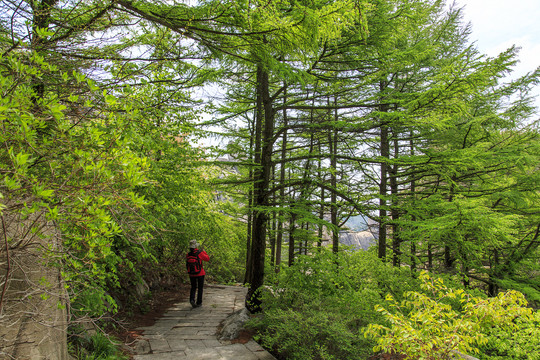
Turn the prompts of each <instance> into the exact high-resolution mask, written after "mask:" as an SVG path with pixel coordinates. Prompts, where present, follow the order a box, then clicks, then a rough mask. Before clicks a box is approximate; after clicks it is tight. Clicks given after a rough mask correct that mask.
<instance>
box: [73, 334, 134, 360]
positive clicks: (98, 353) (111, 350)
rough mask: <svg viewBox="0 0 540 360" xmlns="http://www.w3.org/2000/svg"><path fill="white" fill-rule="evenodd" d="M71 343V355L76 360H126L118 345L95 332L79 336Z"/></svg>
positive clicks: (107, 337)
mask: <svg viewBox="0 0 540 360" xmlns="http://www.w3.org/2000/svg"><path fill="white" fill-rule="evenodd" d="M76 339H77V340H76V341H72V342H71V346H70V347H71V353H72V355H73V356H74V358H75V359H78V360H127V359H128V357H127V356H126V355H124V354H122V352H121V351H120V350H119V348H118V344H117V343H116V342H114V341H113V339H111V338H110V337H109V336H107V335H105V334H103V333H100V332H97V333H95V334H93V335H90V336H89V335H88V333H83V334H80V335H78V336H77V337H76Z"/></svg>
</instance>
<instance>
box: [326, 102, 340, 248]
mask: <svg viewBox="0 0 540 360" xmlns="http://www.w3.org/2000/svg"><path fill="white" fill-rule="evenodd" d="M334 104H335V105H337V98H334ZM334 121H335V122H337V121H338V113H337V109H336V110H335V111H334ZM328 140H329V141H328V142H329V145H330V186H331V187H332V193H331V194H330V203H331V204H330V221H331V222H332V252H333V253H334V254H337V252H338V251H339V229H338V227H339V224H338V205H337V194H336V191H335V190H336V189H337V144H338V131H337V128H334V129H333V130H332V131H331V132H330V133H329V135H328Z"/></svg>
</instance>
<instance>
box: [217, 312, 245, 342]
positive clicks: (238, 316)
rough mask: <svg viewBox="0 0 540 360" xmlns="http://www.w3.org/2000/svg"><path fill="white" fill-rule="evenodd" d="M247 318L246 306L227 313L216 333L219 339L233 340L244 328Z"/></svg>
mask: <svg viewBox="0 0 540 360" xmlns="http://www.w3.org/2000/svg"><path fill="white" fill-rule="evenodd" d="M248 320H249V311H248V309H246V308H243V309H242V310H238V311H237V312H235V313H233V314H231V315H229V316H228V317H227V318H226V319H225V320H224V321H223V327H222V328H221V331H220V333H219V335H218V339H219V340H220V341H226V340H234V339H236V338H238V336H239V335H240V332H241V331H242V330H244V324H245V323H246V322H247V321H248Z"/></svg>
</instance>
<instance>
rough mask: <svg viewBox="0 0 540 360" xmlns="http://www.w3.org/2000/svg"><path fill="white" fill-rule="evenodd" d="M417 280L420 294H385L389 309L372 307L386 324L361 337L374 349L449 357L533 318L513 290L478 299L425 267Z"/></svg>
mask: <svg viewBox="0 0 540 360" xmlns="http://www.w3.org/2000/svg"><path fill="white" fill-rule="evenodd" d="M420 280H421V281H422V285H421V288H422V290H423V291H424V292H425V293H420V292H416V291H409V292H406V293H404V299H403V300H402V301H401V302H398V301H396V300H395V299H394V297H393V296H391V295H387V297H386V301H387V303H388V304H389V305H388V309H387V308H385V307H383V306H381V305H376V306H375V309H376V310H377V311H378V312H380V313H381V314H382V315H383V316H384V318H385V319H386V320H387V323H388V325H380V324H370V325H369V326H368V328H367V330H366V331H365V332H364V335H365V336H366V337H368V338H372V339H374V340H376V342H377V345H376V346H375V347H374V351H375V352H379V351H382V352H385V353H397V354H402V355H405V356H406V359H425V360H440V359H451V358H452V353H453V352H455V351H459V352H461V353H475V354H480V350H479V349H481V348H486V347H487V346H488V345H489V343H490V336H489V335H490V334H492V333H494V332H495V333H498V332H500V333H503V334H514V336H519V335H520V334H521V333H520V331H521V330H523V329H527V328H528V327H527V326H524V324H529V323H531V322H533V321H535V320H534V316H536V317H537V315H534V313H533V311H532V309H530V308H527V307H526V305H527V301H526V300H525V297H524V296H523V294H521V293H519V292H517V291H508V292H505V293H501V294H499V296H497V297H495V298H487V299H483V298H479V297H474V296H471V295H469V294H468V293H467V292H465V291H464V290H461V289H460V290H455V289H451V288H449V287H447V286H446V285H444V282H443V280H442V279H440V278H431V277H430V276H429V275H428V273H427V272H422V273H421V275H420ZM521 335H522V336H528V335H527V334H521ZM499 336H500V334H499ZM536 336H537V337H538V334H537V335H536ZM537 343H538V341H537ZM484 358H486V357H484ZM487 358H489V356H488V357H487ZM523 359H537V358H534V357H525V358H523Z"/></svg>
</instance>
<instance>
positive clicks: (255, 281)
mask: <svg viewBox="0 0 540 360" xmlns="http://www.w3.org/2000/svg"><path fill="white" fill-rule="evenodd" d="M257 79H259V80H260V82H259V83H258V84H257V85H258V86H257V89H258V93H259V94H260V95H261V99H262V105H263V113H264V126H263V131H262V147H261V153H260V165H259V166H257V167H256V169H255V176H254V180H255V186H254V201H255V203H254V209H253V238H252V245H251V250H252V251H251V258H252V273H251V282H250V284H251V286H250V288H249V291H248V298H247V303H246V305H247V307H248V309H249V310H250V311H251V312H258V311H260V310H261V302H262V301H261V294H260V288H261V287H262V285H263V281H264V257H265V249H266V226H267V220H268V219H267V215H266V211H265V208H266V207H267V206H268V195H269V192H268V188H269V185H270V177H271V173H272V145H273V135H274V112H273V109H272V99H271V98H270V93H269V81H268V72H267V71H266V70H263V69H262V66H260V65H259V66H258V67H257ZM259 119H260V120H263V119H261V117H259ZM256 160H257V159H256ZM255 164H256V165H257V164H258V163H257V162H256V163H255Z"/></svg>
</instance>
